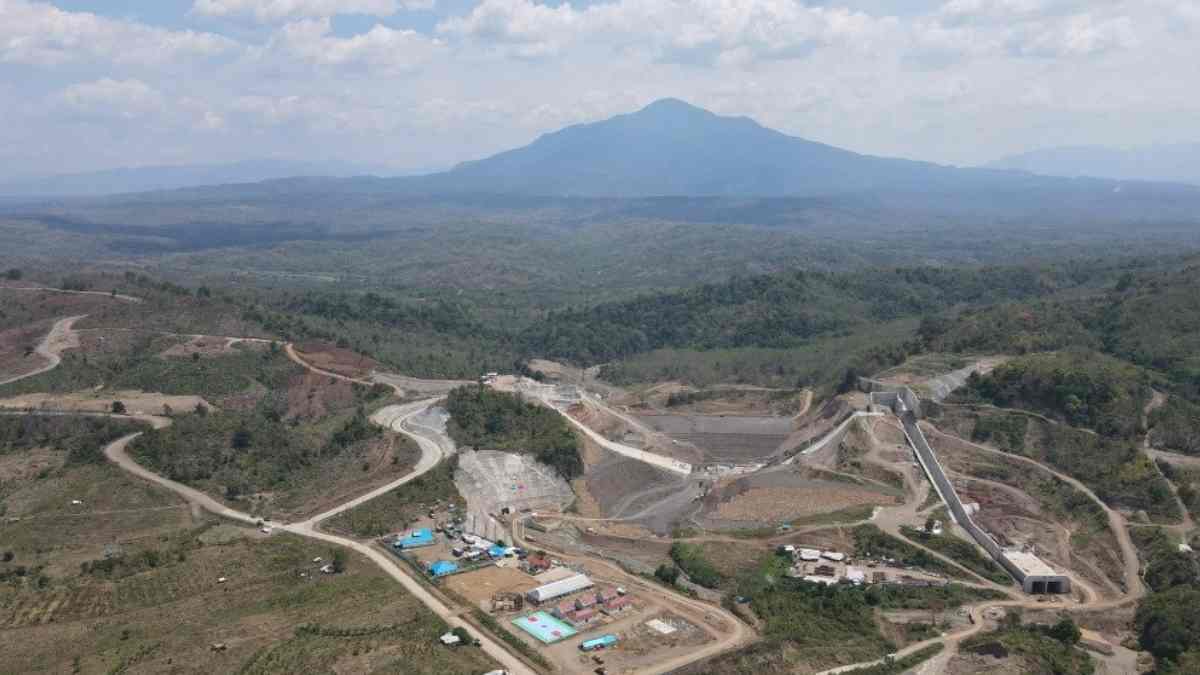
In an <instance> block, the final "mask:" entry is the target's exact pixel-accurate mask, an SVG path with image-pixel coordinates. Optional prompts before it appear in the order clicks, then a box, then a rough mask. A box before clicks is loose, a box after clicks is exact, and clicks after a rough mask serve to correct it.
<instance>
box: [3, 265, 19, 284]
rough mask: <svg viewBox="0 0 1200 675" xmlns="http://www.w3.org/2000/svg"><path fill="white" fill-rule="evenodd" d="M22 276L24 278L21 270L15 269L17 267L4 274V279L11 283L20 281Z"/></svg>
mask: <svg viewBox="0 0 1200 675" xmlns="http://www.w3.org/2000/svg"><path fill="white" fill-rule="evenodd" d="M21 276H22V273H21V270H19V269H17V268H15V267H14V268H12V269H10V270H8V271H7V272H5V273H4V278H5V279H8V280H9V281H20V280H21Z"/></svg>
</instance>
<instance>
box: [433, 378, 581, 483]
mask: <svg viewBox="0 0 1200 675" xmlns="http://www.w3.org/2000/svg"><path fill="white" fill-rule="evenodd" d="M446 410H448V411H449V412H450V423H449V424H448V425H447V426H446V429H447V431H448V432H449V433H450V436H451V437H452V438H453V439H454V440H455V442H456V443H458V444H459V445H465V446H472V447H475V448H479V449H486V450H507V451H510V452H518V453H527V454H532V455H535V456H536V457H537V459H538V461H540V462H542V463H544V464H548V465H550V466H552V467H554V469H555V470H556V471H558V473H559V474H561V475H562V476H563V477H564V478H566V479H568V480H570V479H572V478H575V477H576V476H578V475H579V474H581V473H583V460H582V459H581V458H580V457H579V445H578V441H577V440H576V439H575V435H574V434H573V433H572V432H571V428H570V427H569V426H567V423H566V422H565V421H564V420H563V418H562V416H561V415H559V414H558V413H556V412H554V411H553V410H550V409H549V408H545V407H542V406H539V405H534V404H532V403H526V402H525V401H523V400H521V399H520V398H519V397H517V396H515V395H513V394H508V393H505V392H500V391H494V390H492V389H489V388H487V387H482V386H474V385H471V386H466V387H459V388H458V389H455V390H454V391H451V392H450V394H449V395H448V396H447V397H446Z"/></svg>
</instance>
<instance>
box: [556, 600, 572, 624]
mask: <svg viewBox="0 0 1200 675" xmlns="http://www.w3.org/2000/svg"><path fill="white" fill-rule="evenodd" d="M574 611H575V601H574V600H563V601H562V602H560V603H558V604H557V605H555V606H554V609H553V610H552V611H551V613H552V614H554V616H557V617H558V618H560V619H565V618H566V617H567V615H568V614H570V613H571V612H574Z"/></svg>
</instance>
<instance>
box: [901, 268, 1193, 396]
mask: <svg viewBox="0 0 1200 675" xmlns="http://www.w3.org/2000/svg"><path fill="white" fill-rule="evenodd" d="M1125 267H1126V269H1125V270H1124V271H1123V272H1120V274H1119V276H1117V278H1115V280H1114V283H1113V284H1112V285H1111V286H1110V287H1109V288H1108V289H1107V291H1106V292H1104V293H1098V294H1094V295H1086V296H1082V297H1066V298H1053V299H1045V300H1035V301H1033V302H1029V301H1025V302H1022V303H1004V304H1001V305H998V306H995V307H986V308H981V309H967V310H965V311H963V312H962V313H961V314H959V315H958V316H956V317H955V318H954V319H953V320H950V321H939V322H930V323H929V324H927V325H926V326H923V331H922V337H923V338H924V339H925V341H926V342H927V343H928V344H929V345H930V348H931V349H935V350H939V351H949V352H1002V353H1016V354H1022V353H1026V352H1034V351H1047V350H1054V349H1062V348H1065V347H1089V348H1092V349H1096V350H1097V351H1102V352H1104V353H1107V354H1109V355H1111V356H1115V357H1117V358H1120V359H1123V360H1126V361H1130V362H1132V363H1135V364H1137V365H1140V366H1144V367H1146V368H1150V369H1153V370H1156V371H1158V372H1160V373H1162V374H1164V375H1165V376H1166V377H1168V378H1169V379H1170V380H1172V382H1174V383H1175V384H1176V385H1177V386H1179V387H1183V388H1184V389H1186V390H1188V391H1189V392H1191V393H1192V394H1196V393H1200V258H1198V257H1189V258H1185V259H1182V260H1176V261H1173V262H1172V261H1134V262H1130V263H1127V264H1126V265H1125Z"/></svg>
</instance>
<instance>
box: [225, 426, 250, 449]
mask: <svg viewBox="0 0 1200 675" xmlns="http://www.w3.org/2000/svg"><path fill="white" fill-rule="evenodd" d="M252 442H254V436H253V435H252V434H251V433H250V430H249V429H247V428H245V427H242V428H241V429H238V430H237V431H235V432H233V438H231V439H230V441H229V445H230V446H232V447H233V449H234V450H245V449H246V448H248V447H250V444H251V443H252Z"/></svg>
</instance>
